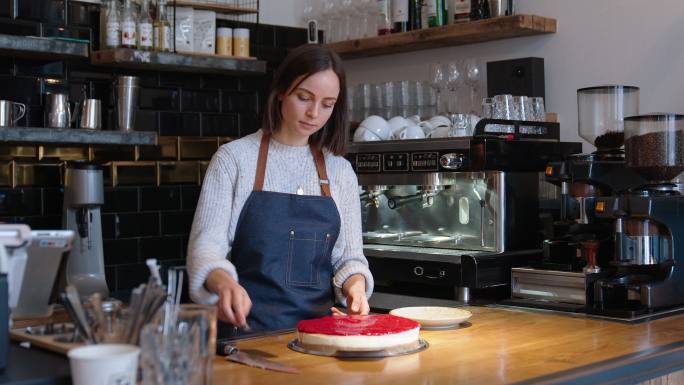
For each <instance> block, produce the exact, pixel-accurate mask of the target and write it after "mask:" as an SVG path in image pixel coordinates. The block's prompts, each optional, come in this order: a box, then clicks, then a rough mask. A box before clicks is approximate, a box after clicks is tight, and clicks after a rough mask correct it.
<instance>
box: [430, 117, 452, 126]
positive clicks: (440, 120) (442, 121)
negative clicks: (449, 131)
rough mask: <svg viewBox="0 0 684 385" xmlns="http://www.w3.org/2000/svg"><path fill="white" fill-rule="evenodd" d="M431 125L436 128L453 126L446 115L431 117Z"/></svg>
mask: <svg viewBox="0 0 684 385" xmlns="http://www.w3.org/2000/svg"><path fill="white" fill-rule="evenodd" d="M430 123H431V124H432V125H433V126H435V127H439V126H450V125H451V121H449V118H447V117H446V116H444V115H435V116H433V117H431V118H430Z"/></svg>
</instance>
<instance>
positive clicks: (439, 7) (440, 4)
mask: <svg viewBox="0 0 684 385" xmlns="http://www.w3.org/2000/svg"><path fill="white" fill-rule="evenodd" d="M444 1H446V0H427V5H428V6H427V12H428V25H429V26H430V27H440V26H442V25H446V20H445V18H444V16H445V15H446V12H445V9H446V7H445V6H444Z"/></svg>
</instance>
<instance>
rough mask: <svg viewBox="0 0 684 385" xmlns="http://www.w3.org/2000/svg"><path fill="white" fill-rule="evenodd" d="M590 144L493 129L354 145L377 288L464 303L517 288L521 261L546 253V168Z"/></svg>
mask: <svg viewBox="0 0 684 385" xmlns="http://www.w3.org/2000/svg"><path fill="white" fill-rule="evenodd" d="M556 134H557V131H556ZM508 139H511V138H508ZM580 150H581V145H580V144H579V143H562V142H559V141H558V140H557V137H556V139H551V140H549V139H539V140H535V139H529V138H527V139H517V138H515V139H513V140H506V139H501V138H498V137H492V136H488V135H486V136H482V137H461V138H440V139H427V140H397V141H383V142H360V143H353V144H351V145H350V147H349V148H348V155H347V157H348V159H349V160H350V162H351V164H352V166H353V168H354V170H355V171H356V173H357V176H358V181H359V185H360V194H361V195H360V198H361V205H362V210H361V213H362V227H363V240H364V255H365V256H366V257H367V258H368V261H369V264H370V268H371V271H372V272H373V276H374V278H375V281H376V289H375V291H376V292H378V294H382V293H389V294H394V295H403V296H412V297H429V298H441V299H458V300H461V301H464V302H469V301H471V300H473V301H476V300H479V299H488V298H491V297H500V296H501V295H507V293H508V290H509V283H510V269H511V266H517V265H520V264H522V263H525V262H526V261H527V259H528V257H530V256H534V255H537V254H539V253H540V250H539V243H540V240H541V238H540V237H537V236H536V234H535V231H536V230H537V229H538V227H539V226H538V225H539V219H538V205H539V180H540V178H539V176H540V172H541V171H543V169H544V166H545V165H546V164H547V163H548V162H549V161H552V160H556V159H561V158H562V157H564V156H567V155H568V154H571V153H577V152H580ZM504 293H505V294H504ZM374 297H376V295H374Z"/></svg>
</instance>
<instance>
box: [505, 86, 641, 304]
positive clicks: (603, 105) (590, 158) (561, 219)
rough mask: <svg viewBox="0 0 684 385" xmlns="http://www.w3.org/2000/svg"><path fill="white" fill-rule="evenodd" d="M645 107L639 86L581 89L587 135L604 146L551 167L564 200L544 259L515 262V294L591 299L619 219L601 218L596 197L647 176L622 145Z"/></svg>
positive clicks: (562, 300) (522, 299)
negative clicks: (628, 160) (629, 163)
mask: <svg viewBox="0 0 684 385" xmlns="http://www.w3.org/2000/svg"><path fill="white" fill-rule="evenodd" d="M638 106H639V88H637V87H633V86H623V85H608V86H596V87H588V88H582V89H579V90H577V110H578V130H579V135H580V136H581V137H582V138H583V139H584V140H586V141H587V142H588V143H590V144H593V145H595V146H596V148H597V150H596V151H595V152H593V153H590V154H578V155H571V156H569V157H567V158H566V159H565V160H563V161H559V162H552V163H549V164H548V166H547V167H546V170H545V174H546V175H545V176H546V180H547V181H548V182H550V183H552V184H555V185H557V186H559V187H560V192H561V195H560V202H559V206H558V209H557V210H555V211H556V212H555V213H553V220H552V221H547V225H546V226H545V230H544V241H543V246H542V248H543V254H542V256H541V258H540V259H538V260H536V261H530V266H529V267H522V268H513V269H512V272H511V275H512V276H511V281H512V293H511V294H512V298H513V301H516V302H519V304H523V305H529V306H533V307H543V308H548V307H551V308H554V309H558V310H566V311H578V312H583V311H584V310H585V309H584V307H585V306H586V305H587V303H590V302H591V296H592V293H593V291H592V290H590V287H591V280H592V279H595V278H596V277H599V276H601V275H600V274H601V272H602V269H605V268H608V267H609V266H610V260H611V259H612V257H613V224H612V220H611V219H608V218H597V217H596V215H595V205H596V200H597V199H598V198H600V197H608V196H615V195H617V194H619V193H620V192H622V191H624V190H627V189H628V188H630V187H633V186H638V185H640V184H642V183H644V180H643V179H642V178H641V177H640V176H639V174H637V173H635V172H634V171H632V170H630V169H628V168H627V167H625V153H624V150H622V146H623V144H624V122H623V121H624V118H625V116H629V115H636V114H637V113H638Z"/></svg>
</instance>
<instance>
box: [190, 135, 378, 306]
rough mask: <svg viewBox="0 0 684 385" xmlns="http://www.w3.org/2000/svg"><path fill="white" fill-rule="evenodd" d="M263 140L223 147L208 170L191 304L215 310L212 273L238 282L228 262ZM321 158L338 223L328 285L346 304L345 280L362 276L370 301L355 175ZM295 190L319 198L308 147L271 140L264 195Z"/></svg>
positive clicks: (195, 231) (336, 159) (343, 163)
mask: <svg viewBox="0 0 684 385" xmlns="http://www.w3.org/2000/svg"><path fill="white" fill-rule="evenodd" d="M261 136H262V132H261V130H259V131H257V132H256V133H254V134H251V135H248V136H245V137H243V138H240V139H238V140H235V141H232V142H229V143H227V144H225V145H223V146H221V147H220V148H219V150H218V151H217V152H216V153H215V154H214V156H213V158H212V160H211V163H210V164H209V168H208V169H207V173H206V175H205V177H204V182H203V184H202V193H201V194H200V198H199V201H198V203H197V209H196V211H195V218H194V220H193V223H192V231H191V232H190V242H189V243H188V257H187V269H188V274H189V276H190V297H191V298H192V300H193V301H195V302H199V303H208V304H213V303H216V301H217V300H218V296H217V295H216V294H213V293H211V292H209V291H207V290H206V289H205V287H204V283H205V281H206V279H207V275H208V274H209V272H211V271H212V270H214V269H223V270H225V271H226V272H228V274H230V275H231V276H233V278H235V279H236V280H238V278H239V277H238V274H237V272H236V270H235V266H233V264H232V263H231V262H230V261H229V260H228V259H227V257H228V255H229V252H230V250H231V247H232V245H233V240H234V236H235V228H236V226H237V220H238V217H239V216H240V212H241V211H242V207H243V205H244V204H245V201H246V200H247V198H248V197H249V195H250V193H251V192H252V188H253V185H254V176H255V173H256V163H257V156H258V152H259V143H260V142H261ZM324 154H325V164H326V170H327V172H328V179H329V180H330V187H331V193H332V198H333V200H334V201H335V204H336V205H337V208H338V210H339V211H340V213H339V214H340V219H341V221H342V222H341V228H340V235H339V237H338V238H337V242H336V243H335V247H334V248H333V250H332V256H331V261H330V262H331V263H332V266H333V272H334V277H333V279H332V284H333V288H334V291H335V296H336V298H337V300H338V301H339V302H340V303H342V304H346V301H345V298H344V296H343V295H342V290H341V287H342V284H344V282H345V281H346V279H347V278H348V277H349V276H351V275H353V274H357V273H358V274H362V275H363V276H364V277H366V296H367V297H370V295H371V293H372V292H373V276H372V275H371V273H370V270H369V269H368V261H367V260H366V257H364V255H363V247H362V238H361V207H360V203H359V194H358V182H357V179H356V174H354V171H353V169H352V168H351V165H350V164H349V162H348V161H347V160H346V159H344V158H343V157H341V156H335V155H333V154H331V153H329V152H327V151H324ZM298 188H301V189H302V190H303V191H304V194H305V195H319V196H320V195H321V188H320V185H319V184H318V173H317V172H316V164H315V162H314V158H313V155H312V154H311V150H310V149H309V146H302V147H296V146H288V145H285V144H282V143H279V142H277V141H276V140H274V139H273V138H271V142H270V145H269V149H268V161H267V164H266V176H265V178H264V187H263V189H264V191H275V192H282V193H290V194H295V193H296V191H297V189H298ZM248 294H249V293H248Z"/></svg>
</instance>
